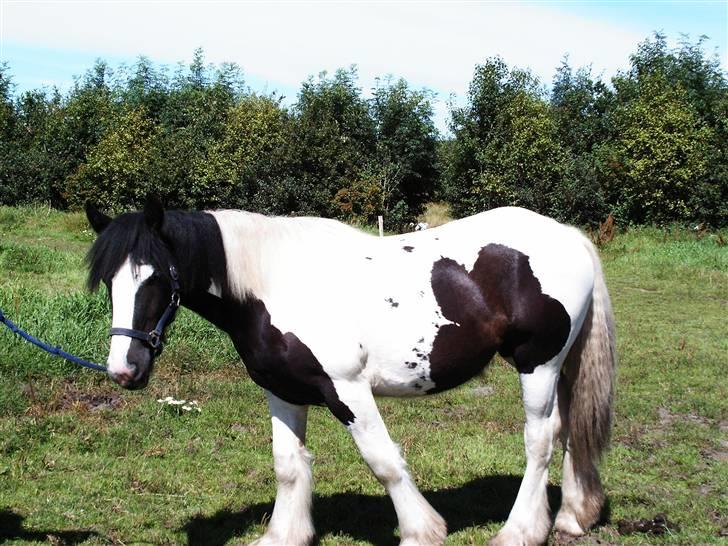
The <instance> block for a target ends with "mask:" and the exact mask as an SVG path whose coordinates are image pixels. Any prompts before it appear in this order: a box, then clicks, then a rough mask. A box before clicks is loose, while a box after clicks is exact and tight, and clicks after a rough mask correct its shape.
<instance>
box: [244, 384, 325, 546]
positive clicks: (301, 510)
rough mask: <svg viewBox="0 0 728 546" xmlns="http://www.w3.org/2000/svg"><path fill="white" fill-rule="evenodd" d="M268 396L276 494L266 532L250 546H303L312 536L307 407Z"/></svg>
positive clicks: (308, 542) (271, 395) (311, 480)
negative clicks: (306, 442) (307, 448)
mask: <svg viewBox="0 0 728 546" xmlns="http://www.w3.org/2000/svg"><path fill="white" fill-rule="evenodd" d="M267 395H268V407H269V408H270V414H271V421H272V424H273V461H274V465H275V472H276V479H277V480H278V491H277V493H276V503H275V506H274V507H273V515H272V516H271V518H270V523H269V524H268V529H267V530H266V532H265V534H264V535H263V536H262V537H260V538H259V539H258V540H256V541H255V542H253V543H252V545H251V546H253V545H255V546H281V545H284V544H285V545H290V546H305V545H308V544H310V543H311V542H312V541H313V537H314V534H315V531H314V528H313V520H312V519H311V489H312V485H313V477H312V475H311V455H310V454H309V452H308V450H306V448H305V446H304V444H305V441H306V417H307V415H308V406H296V405H293V404H289V403H288V402H285V401H283V400H281V399H280V398H278V397H277V396H275V395H274V394H272V393H270V392H268V393H267Z"/></svg>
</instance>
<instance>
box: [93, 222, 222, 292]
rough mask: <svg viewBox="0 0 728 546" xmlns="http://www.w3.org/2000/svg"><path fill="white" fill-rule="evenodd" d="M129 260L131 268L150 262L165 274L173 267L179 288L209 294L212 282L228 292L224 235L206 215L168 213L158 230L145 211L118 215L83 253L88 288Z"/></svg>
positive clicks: (157, 270) (107, 279) (112, 273)
mask: <svg viewBox="0 0 728 546" xmlns="http://www.w3.org/2000/svg"><path fill="white" fill-rule="evenodd" d="M127 256H129V257H130V259H131V262H132V264H133V265H140V264H149V265H151V266H152V267H153V268H154V270H155V271H156V272H157V273H158V274H160V275H164V276H167V275H169V266H170V265H174V266H175V267H176V268H177V269H178V271H179V273H180V277H181V278H180V282H181V283H182V286H183V289H184V288H185V287H186V288H187V289H192V288H199V289H202V290H207V288H208V287H209V285H210V283H211V282H215V283H216V284H217V285H218V286H219V287H220V289H221V290H223V291H226V290H227V286H228V282H227V264H226V259H225V249H224V247H223V243H222V235H221V233H220V228H219V226H218V225H217V222H216V220H215V219H214V218H213V216H212V215H211V214H209V213H205V212H183V211H166V212H165V213H164V223H163V225H162V228H161V231H160V230H157V229H153V228H151V227H150V226H149V225H148V223H147V221H146V220H145V217H144V213H143V212H129V213H125V214H121V215H119V216H117V217H116V218H114V219H113V220H112V221H111V223H110V224H109V225H108V226H107V227H106V229H104V230H103V231H102V232H101V233H100V234H99V236H98V238H97V239H96V241H95V242H94V244H93V245H92V246H91V249H90V250H89V252H88V254H87V255H86V263H87V265H88V268H89V275H88V283H87V284H88V287H89V288H90V289H91V290H95V289H96V288H97V287H98V285H99V283H100V282H101V281H106V282H108V281H110V280H111V278H113V276H114V275H115V274H116V272H117V271H118V270H119V268H120V267H121V266H122V264H123V263H124V261H125V260H126V258H127Z"/></svg>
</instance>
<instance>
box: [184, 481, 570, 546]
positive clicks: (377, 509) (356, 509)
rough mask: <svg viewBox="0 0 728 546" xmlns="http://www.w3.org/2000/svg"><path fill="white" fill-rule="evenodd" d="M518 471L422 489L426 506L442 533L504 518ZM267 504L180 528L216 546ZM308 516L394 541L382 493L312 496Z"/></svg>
mask: <svg viewBox="0 0 728 546" xmlns="http://www.w3.org/2000/svg"><path fill="white" fill-rule="evenodd" d="M520 485H521V476H490V477H487V478H480V479H477V480H473V481H470V482H468V483H466V484H463V485H461V486H458V487H453V488H450V489H439V490H437V491H423V494H424V496H425V497H426V498H427V500H428V501H429V502H430V504H432V506H433V507H434V508H435V510H437V511H438V512H440V514H441V515H442V517H444V518H445V520H446V521H447V528H448V533H455V532H457V531H460V530H461V529H466V528H468V527H476V526H482V525H486V524H488V523H491V522H499V521H505V520H506V518H507V517H508V513H509V512H510V510H511V506H512V505H513V502H514V501H515V500H516V494H517V493H518V487H519V486H520ZM548 496H549V504H550V505H551V508H552V511H554V510H555V509H556V508H557V507H558V506H559V504H560V503H561V490H560V488H558V487H556V486H552V485H550V486H549V488H548ZM272 511H273V504H272V503H261V504H255V505H252V506H249V507H248V508H246V509H244V510H241V511H236V512H233V511H230V510H220V511H219V512H217V513H215V514H213V515H211V516H197V517H194V518H192V519H190V520H189V521H188V522H187V523H186V524H185V526H184V528H183V530H184V531H185V532H186V533H187V541H188V544H189V546H203V545H206V546H222V545H223V544H225V543H226V542H227V541H228V540H230V539H231V538H233V537H236V536H241V535H243V534H245V533H246V532H247V530H248V528H249V527H251V526H254V525H257V524H259V523H261V522H267V521H268V519H270V515H271V513H272ZM313 517H314V524H315V526H316V531H317V533H318V535H319V536H325V535H329V534H332V535H346V536H349V537H351V538H353V539H355V540H363V541H366V542H370V543H372V544H376V545H377V546H390V545H392V546H394V545H396V544H397V543H398V542H399V541H398V539H397V538H396V536H395V534H394V532H395V529H396V527H397V518H396V516H395V513H394V507H393V506H392V502H391V501H390V500H389V497H387V496H386V495H362V494H357V493H339V494H335V495H330V496H326V497H321V496H317V497H314V502H313Z"/></svg>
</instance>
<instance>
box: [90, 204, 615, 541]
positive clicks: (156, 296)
mask: <svg viewBox="0 0 728 546" xmlns="http://www.w3.org/2000/svg"><path fill="white" fill-rule="evenodd" d="M87 216H88V218H89V221H90V222H91V225H92V226H93V228H94V229H95V230H96V232H97V233H98V234H99V235H98V238H97V240H96V242H95V243H94V245H93V247H92V248H91V250H90V252H89V256H88V262H89V267H90V275H89V285H90V286H91V287H92V288H95V287H96V286H97V285H98V284H99V283H100V282H104V283H105V284H106V286H107V288H108V290H109V293H110V294H111V299H112V308H113V316H112V326H113V330H112V339H111V349H110V352H109V358H108V368H109V375H110V376H111V378H112V379H113V380H114V381H116V382H117V383H119V384H120V385H121V386H123V387H126V388H129V389H135V388H141V387H144V386H145V385H146V384H147V382H148V380H149V374H150V372H151V370H152V364H153V360H154V358H155V356H156V355H157V354H158V352H159V348H158V347H157V343H156V338H157V337H158V336H157V334H161V333H163V330H164V326H165V325H166V324H165V323H169V322H170V321H171V320H173V318H174V310H175V309H176V305H177V304H178V303H179V302H181V304H182V305H184V306H185V307H188V308H189V309H191V310H192V311H194V312H196V313H198V314H199V315H201V316H202V317H204V318H205V319H207V320H209V321H210V322H212V323H213V324H215V325H216V326H218V327H219V328H221V329H222V330H224V331H225V332H227V333H228V335H229V336H230V337H231V339H232V341H233V343H234V345H235V347H236V349H237V351H238V352H239V353H240V356H241V358H242V360H243V362H244V363H245V366H246V367H247V369H248V372H249V374H250V377H251V378H252V379H253V380H254V381H255V382H256V383H257V384H258V385H260V386H261V387H263V388H264V389H265V390H266V392H267V396H268V401H269V407H270V413H271V416H272V423H273V457H274V461H275V472H276V476H277V479H278V492H277V495H276V502H275V508H274V510H273V514H272V517H271V520H270V524H269V526H268V529H267V531H266V533H265V535H264V536H263V537H261V538H260V539H259V540H258V541H256V543H255V544H261V545H281V544H293V545H303V544H307V543H309V542H311V541H312V539H313V538H314V527H313V522H312V519H311V490H312V478H311V468H310V460H311V456H310V455H309V453H308V451H307V450H306V448H305V447H304V444H305V433H306V416H307V407H308V405H310V404H318V405H325V406H326V407H328V408H329V410H330V411H331V413H333V415H334V416H335V417H336V418H337V419H338V420H339V421H341V423H342V424H343V425H344V426H345V427H346V428H347V429H348V430H349V432H350V433H351V435H352V437H353V438H354V441H355V443H356V445H357V447H358V448H359V450H360V452H361V455H362V457H363V458H364V459H365V461H366V462H367V464H368V465H369V467H370V468H371V470H372V472H374V474H375V475H376V477H377V478H378V479H379V481H380V482H381V483H382V484H383V485H384V487H385V488H386V490H387V492H388V493H389V495H390V496H391V498H392V502H393V503H394V507H395V510H396V512H397V517H398V519H399V528H400V535H401V544H403V545H415V544H417V545H436V544H442V543H443V541H444V539H445V536H446V525H445V521H444V520H443V519H442V517H440V515H439V514H438V513H437V512H436V511H435V510H434V509H433V508H432V507H431V506H430V505H429V504H428V503H427V501H426V500H425V498H424V497H423V496H422V495H421V494H420V492H419V491H418V489H417V487H416V485H415V484H414V483H413V481H412V478H411V477H410V475H409V473H408V472H407V466H406V463H405V461H404V460H403V458H402V456H401V455H400V451H399V449H398V448H397V445H396V444H395V443H394V442H393V441H392V440H391V438H390V437H389V434H388V432H387V429H386V427H385V425H384V422H383V421H382V418H381V416H380V414H379V411H378V410H377V406H376V404H375V401H374V396H375V395H383V396H419V395H424V394H432V393H437V392H440V391H443V390H445V389H449V388H452V387H455V386H457V385H460V384H462V383H463V382H465V381H467V380H468V379H470V378H471V377H473V376H474V375H476V374H478V373H479V372H481V371H482V370H483V368H484V367H485V366H486V365H487V364H488V362H489V361H490V360H491V358H492V357H493V356H494V355H495V353H496V352H498V353H499V354H500V355H502V356H503V357H504V358H505V359H506V360H508V361H509V362H510V363H511V364H512V365H513V366H514V367H515V368H516V370H517V371H518V373H519V376H520V382H521V390H522V396H523V402H524V405H525V412H526V425H525V434H524V439H525V446H526V455H527V466H526V471H525V475H524V477H523V481H522V483H521V486H520V490H519V492H518V496H517V498H516V501H515V504H514V506H513V508H512V510H511V512H510V515H509V516H508V521H507V522H506V524H505V526H504V527H503V528H502V529H501V531H500V532H499V533H498V534H497V535H496V536H495V537H494V538H493V540H492V541H491V543H492V544H498V545H515V544H529V545H530V544H540V543H543V542H545V541H546V540H547V538H548V534H549V530H550V528H551V526H552V520H551V517H550V514H549V508H548V503H547V497H546V485H547V472H548V465H549V462H550V460H551V454H552V449H553V444H554V442H555V441H556V438H560V440H561V442H562V443H563V445H564V461H563V463H564V470H563V485H562V497H563V500H562V503H561V508H560V510H559V512H558V514H557V516H556V520H555V527H556V529H559V530H561V531H564V532H566V533H569V534H572V535H580V534H583V533H584V532H586V531H587V530H588V529H589V528H590V527H591V526H592V525H593V524H594V523H595V522H596V521H597V519H598V517H599V514H600V510H601V508H602V505H603V502H604V494H603V492H602V487H601V483H600V480H599V474H598V472H597V469H596V463H597V462H598V460H599V457H600V454H601V452H602V450H603V449H604V448H605V446H606V443H607V439H608V435H609V429H610V425H611V413H612V412H611V407H612V398H613V396H612V393H613V383H614V366H615V347H614V322H613V317H612V311H611V305H610V301H609V296H608V293H607V289H606V286H605V283H604V277H603V274H602V270H601V266H600V263H599V258H598V256H597V254H596V251H595V250H594V248H593V246H592V245H591V243H590V242H589V241H588V240H587V239H586V238H585V237H584V236H583V235H582V234H581V233H580V232H579V231H578V230H576V229H574V228H572V227H568V226H564V225H562V224H559V223H557V222H555V221H554V220H551V219H548V218H545V217H543V216H540V215H538V214H535V213H533V212H529V211H527V210H523V209H519V208H502V209H496V210H492V211H489V212H484V213H482V214H479V215H477V216H473V217H470V218H465V219H462V220H458V221H455V222H451V223H449V224H446V225H444V226H442V227H438V228H434V229H429V230H426V231H420V232H416V233H411V234H408V235H401V236H391V237H385V238H380V237H374V236H371V235H367V234H364V233H361V232H359V231H357V230H355V229H353V228H351V227H348V226H346V225H343V224H341V223H338V222H335V221H332V220H325V219H319V218H271V217H265V216H261V215H259V214H253V213H247V212H242V211H232V210H222V211H214V212H180V211H167V212H165V211H164V209H163V207H162V205H161V204H160V203H159V201H157V200H154V199H150V200H148V201H147V204H146V206H145V209H144V211H143V212H136V213H127V214H122V215H120V216H118V217H116V218H114V219H112V218H110V217H108V216H106V215H104V214H103V213H101V212H99V211H98V210H96V209H95V208H94V207H92V206H90V205H89V206H87ZM163 315H164V319H163V320H160V317H162V316H163ZM154 329H156V330H158V332H156V333H155V334H154V335H153V336H151V337H150V336H149V335H148V334H147V332H150V331H152V330H154Z"/></svg>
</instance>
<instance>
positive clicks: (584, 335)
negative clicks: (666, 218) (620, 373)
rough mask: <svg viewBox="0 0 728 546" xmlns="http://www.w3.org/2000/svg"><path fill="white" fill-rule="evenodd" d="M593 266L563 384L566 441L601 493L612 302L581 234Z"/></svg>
mask: <svg viewBox="0 0 728 546" xmlns="http://www.w3.org/2000/svg"><path fill="white" fill-rule="evenodd" d="M584 244H585V246H586V247H587V249H588V251H589V254H590V255H591V259H592V263H593V266H594V288H593V289H592V301H591V305H590V306H589V310H588V311H587V315H586V318H585V319H584V324H583V326H582V327H581V331H580V333H579V335H578V337H577V338H576V341H575V342H574V345H573V346H572V348H571V350H570V351H569V354H568V356H567V358H566V362H565V364H564V370H563V371H564V374H563V376H562V377H563V382H564V385H562V386H561V388H562V389H564V390H565V391H566V392H564V393H563V394H565V395H566V396H567V398H568V430H569V436H568V442H569V452H570V455H571V458H572V463H573V465H574V469H575V471H576V473H577V475H578V477H579V478H580V480H581V481H582V482H583V486H585V487H586V488H587V490H591V492H592V493H593V494H594V495H596V496H597V497H602V492H601V484H600V481H599V474H598V472H597V469H596V464H597V463H598V462H599V461H600V459H601V454H602V452H603V451H604V449H605V448H606V447H607V444H608V443H609V434H610V429H611V426H612V413H613V411H612V406H613V403H614V388H615V368H616V364H617V353H616V348H615V328H614V315H613V313H612V304H611V301H610V299H609V293H608V292H607V285H606V283H605V282H604V273H603V272H602V266H601V263H600V261H599V255H598V254H597V251H596V249H595V248H594V245H592V244H591V242H590V241H589V240H587V239H586V238H584Z"/></svg>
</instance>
